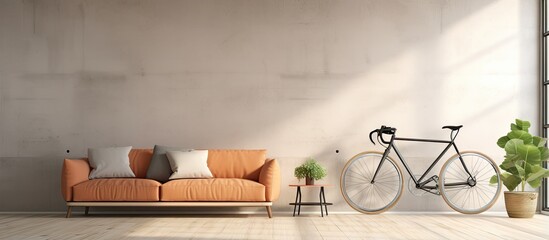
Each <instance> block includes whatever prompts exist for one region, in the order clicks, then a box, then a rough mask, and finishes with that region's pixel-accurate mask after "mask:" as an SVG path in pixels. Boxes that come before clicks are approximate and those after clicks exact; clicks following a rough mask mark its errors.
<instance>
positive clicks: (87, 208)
mask: <svg viewBox="0 0 549 240" xmlns="http://www.w3.org/2000/svg"><path fill="white" fill-rule="evenodd" d="M89 212H90V207H86V208H85V209H84V214H86V215H88V213H89Z"/></svg>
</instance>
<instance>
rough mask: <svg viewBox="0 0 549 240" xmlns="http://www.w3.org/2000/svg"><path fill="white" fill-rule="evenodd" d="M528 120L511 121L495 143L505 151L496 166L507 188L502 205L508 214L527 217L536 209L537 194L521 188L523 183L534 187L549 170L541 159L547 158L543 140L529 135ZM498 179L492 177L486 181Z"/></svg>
mask: <svg viewBox="0 0 549 240" xmlns="http://www.w3.org/2000/svg"><path fill="white" fill-rule="evenodd" d="M528 128H530V122H528V121H524V120H520V119H516V121H515V123H511V131H510V132H509V133H507V135H505V136H503V137H501V138H499V139H498V142H497V144H498V146H499V147H501V148H503V149H504V150H505V159H504V160H503V162H502V163H501V165H500V166H499V167H500V168H501V169H502V170H503V172H502V173H501V174H500V178H501V181H502V182H503V185H505V187H507V189H508V190H509V191H506V192H505V193H504V195H505V208H506V209H507V215H509V217H519V218H530V217H532V216H534V213H535V211H536V205H537V199H538V193H537V192H536V191H525V186H526V185H530V187H532V188H534V189H535V188H538V187H539V186H540V184H541V180H542V179H543V178H545V177H549V170H547V169H545V168H543V167H542V162H543V161H547V159H548V158H549V150H548V149H547V147H546V146H545V143H546V141H547V139H544V138H541V137H538V136H533V135H532V134H530V133H529V132H528ZM496 181H498V179H497V176H493V177H492V178H491V179H490V182H492V183H495V182H496Z"/></svg>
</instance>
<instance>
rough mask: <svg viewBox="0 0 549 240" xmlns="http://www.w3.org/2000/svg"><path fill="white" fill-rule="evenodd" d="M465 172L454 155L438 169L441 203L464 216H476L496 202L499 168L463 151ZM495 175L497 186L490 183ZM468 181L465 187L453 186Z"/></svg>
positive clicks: (476, 154) (473, 153)
mask: <svg viewBox="0 0 549 240" xmlns="http://www.w3.org/2000/svg"><path fill="white" fill-rule="evenodd" d="M461 157H462V159H463V162H464V163H465V166H466V167H467V169H468V170H469V172H470V173H471V175H472V176H473V178H472V179H471V178H470V177H469V174H467V172H466V171H465V168H464V167H463V164H462V163H461V161H460V159H459V155H457V154H456V155H454V156H453V157H451V158H450V159H448V161H446V163H445V164H444V166H442V169H441V170H440V183H439V190H440V193H441V195H442V198H443V199H444V201H445V202H446V203H447V204H448V206H450V207H451V208H452V209H454V210H456V211H458V212H460V213H465V214H476V213H481V212H484V211H486V210H488V209H489V208H490V207H492V205H494V203H495V202H496V201H497V199H498V196H499V193H500V191H501V181H500V180H499V169H498V166H497V165H496V163H494V161H492V159H490V158H489V157H488V156H486V155H484V154H482V153H478V152H462V153H461ZM494 175H497V176H498V182H497V184H490V178H491V177H492V176H494ZM460 182H469V183H470V184H467V185H454V186H452V184H456V183H460Z"/></svg>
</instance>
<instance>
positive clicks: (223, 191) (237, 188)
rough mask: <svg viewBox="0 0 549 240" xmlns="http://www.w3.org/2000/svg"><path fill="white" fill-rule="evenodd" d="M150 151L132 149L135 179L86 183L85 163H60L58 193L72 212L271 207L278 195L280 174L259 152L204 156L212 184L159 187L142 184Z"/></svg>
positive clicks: (180, 182) (221, 152)
mask: <svg viewBox="0 0 549 240" xmlns="http://www.w3.org/2000/svg"><path fill="white" fill-rule="evenodd" d="M152 154H153V150H152V149H132V150H131V151H130V154H129V158H130V167H131V169H132V171H133V172H134V173H135V176H136V177H135V178H108V179H93V180H89V179H88V175H89V174H90V171H91V168H90V165H89V163H88V160H87V158H82V159H65V161H64V163H63V170H62V174H61V190H62V193H63V198H64V199H65V201H66V202H67V215H66V217H67V218H68V217H70V216H71V212H72V207H85V213H86V214H88V211H89V208H90V207H98V206H158V207H174V206H211V207H216V206H235V207H237V206H238V207H266V209H267V214H268V216H269V218H271V217H272V211H271V206H272V204H273V201H275V200H277V199H278V196H279V193H280V169H279V166H278V163H277V161H276V160H274V159H266V151H265V150H209V151H208V168H209V169H210V171H211V172H212V174H213V176H214V178H210V179H177V180H171V181H168V182H166V183H164V184H162V183H160V182H157V181H155V180H152V179H146V178H145V176H146V174H147V169H148V167H149V163H150V161H151V157H152Z"/></svg>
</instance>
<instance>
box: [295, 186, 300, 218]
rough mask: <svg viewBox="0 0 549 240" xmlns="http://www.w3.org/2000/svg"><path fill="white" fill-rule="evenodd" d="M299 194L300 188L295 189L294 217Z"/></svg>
mask: <svg viewBox="0 0 549 240" xmlns="http://www.w3.org/2000/svg"><path fill="white" fill-rule="evenodd" d="M298 195H299V188H297V190H296V191H295V201H294V217H295V209H296V208H297V196H298Z"/></svg>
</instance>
